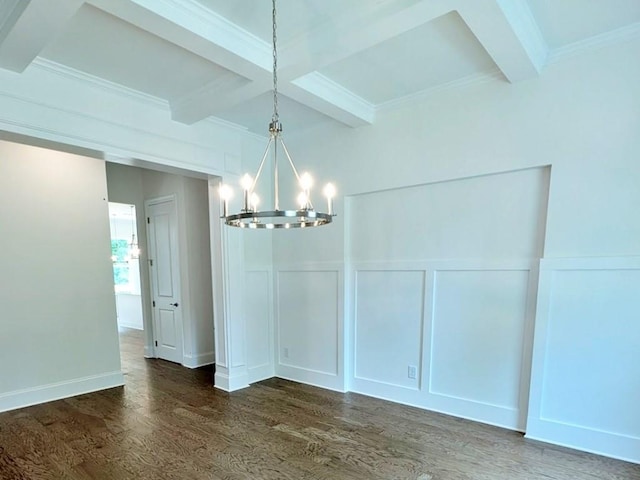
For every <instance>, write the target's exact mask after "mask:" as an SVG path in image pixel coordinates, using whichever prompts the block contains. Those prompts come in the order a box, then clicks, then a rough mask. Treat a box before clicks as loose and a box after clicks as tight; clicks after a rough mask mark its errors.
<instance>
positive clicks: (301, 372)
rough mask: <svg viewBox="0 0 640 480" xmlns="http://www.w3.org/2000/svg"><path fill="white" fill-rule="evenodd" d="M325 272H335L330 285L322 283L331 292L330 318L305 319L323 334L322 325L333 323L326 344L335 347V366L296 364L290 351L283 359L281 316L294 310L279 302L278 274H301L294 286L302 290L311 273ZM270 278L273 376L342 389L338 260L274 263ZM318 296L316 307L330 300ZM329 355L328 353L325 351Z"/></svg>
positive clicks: (325, 332) (333, 359)
mask: <svg viewBox="0 0 640 480" xmlns="http://www.w3.org/2000/svg"><path fill="white" fill-rule="evenodd" d="M326 273H332V274H334V275H335V277H334V280H333V281H332V285H331V286H330V287H329V286H327V285H324V287H326V288H330V290H331V291H335V305H328V306H327V308H328V309H329V310H331V311H332V312H335V313H331V314H330V315H329V314H328V315H329V316H330V317H331V318H328V317H327V318H312V319H309V321H310V322H312V323H313V324H315V325H316V326H317V327H318V328H320V331H321V332H323V334H327V331H326V330H323V325H326V324H327V322H330V324H331V325H335V332H331V336H332V337H334V340H332V342H333V344H332V345H328V347H330V348H335V357H334V358H333V357H332V359H331V360H332V362H333V363H334V365H335V366H334V368H332V369H321V368H313V367H312V366H310V365H306V364H297V363H296V360H295V358H294V354H293V352H292V356H291V358H288V359H287V358H285V355H284V354H283V351H284V348H285V345H282V333H283V330H282V323H283V318H284V317H286V316H289V317H291V316H292V315H293V316H295V315H296V314H297V311H296V307H295V306H292V307H290V306H289V305H282V304H281V295H282V288H281V276H282V275H283V274H297V275H299V276H300V277H301V280H300V281H299V282H298V283H297V285H299V286H300V287H301V288H303V289H305V288H307V287H309V286H310V283H309V282H311V278H310V277H311V276H313V275H314V274H326ZM306 277H309V281H308V282H307V281H305V280H304V279H305V278H306ZM274 279H275V284H274V292H275V296H274V299H275V305H274V308H275V332H276V335H275V336H276V345H275V350H276V356H275V375H276V376H277V377H280V378H285V379H288V380H294V381H298V382H302V383H308V384H310V385H316V386H319V387H323V388H328V389H331V390H336V391H340V392H343V391H345V385H344V367H343V365H344V361H343V358H344V352H343V349H342V348H341V345H342V344H343V343H344V331H343V329H344V322H343V304H344V302H343V264H342V262H299V263H291V264H276V265H275V266H274ZM313 283H314V286H313V288H310V289H311V290H317V288H318V287H317V285H316V284H315V282H313ZM324 287H323V288H324ZM334 289H335V290H334ZM308 290H309V288H307V291H308ZM319 295H320V296H318V297H316V306H318V305H320V306H323V307H324V305H325V303H326V302H328V301H330V297H327V296H322V295H321V294H319ZM318 302H320V303H318ZM316 313H317V312H316ZM326 328H329V327H326ZM288 334H291V332H288ZM307 340H308V339H307ZM307 353H309V352H306V353H305V354H307ZM324 353H326V351H323V354H324ZM329 355H332V354H331V353H329ZM308 360H310V359H307V361H308Z"/></svg>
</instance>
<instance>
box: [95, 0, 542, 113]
mask: <svg viewBox="0 0 640 480" xmlns="http://www.w3.org/2000/svg"><path fill="white" fill-rule="evenodd" d="M88 1H89V3H91V4H92V5H94V6H96V7H98V8H100V9H102V10H104V11H106V12H108V13H110V14H112V15H115V16H117V17H119V18H121V19H123V20H125V21H128V22H130V23H132V24H134V25H136V26H138V27H139V28H142V29H144V30H146V31H148V32H150V33H152V34H154V35H157V36H159V37H161V38H164V39H165V40H167V41H170V42H172V43H174V44H176V45H179V46H181V47H182V48H185V49H187V50H189V51H191V52H193V53H195V54H197V55H200V56H201V57H203V58H206V59H208V60H209V61H211V62H213V63H215V64H217V65H219V66H222V67H224V68H226V69H227V70H229V74H228V75H223V76H222V77H220V78H216V79H214V80H212V81H210V82H209V83H207V84H205V85H202V86H200V87H199V88H197V89H195V90H193V91H190V92H185V93H184V95H181V96H180V97H179V98H175V99H169V103H170V106H171V110H172V118H173V119H174V120H176V121H179V122H182V123H187V124H191V123H195V122H197V121H199V120H202V119H204V118H207V117H209V116H212V115H214V116H215V115H216V114H220V113H221V112H224V111H226V110H229V109H231V108H233V107H234V106H236V105H239V104H241V103H243V102H246V101H248V100H251V99H252V98H254V97H257V96H259V95H261V94H263V93H265V92H267V91H269V90H270V89H271V88H272V84H271V66H272V65H271V62H272V56H271V53H272V52H271V45H270V44H268V43H267V42H264V41H263V40H261V39H259V38H257V37H255V36H254V35H252V34H251V33H249V32H247V31H245V30H243V29H242V28H239V27H238V26H237V25H235V24H233V23H231V22H229V21H228V20H227V19H225V18H224V17H222V16H220V15H219V14H217V13H215V12H213V11H211V10H209V9H207V8H206V7H204V6H203V5H202V4H200V3H199V2H197V1H196V0H162V1H158V0H88ZM454 10H455V11H457V12H458V13H459V14H460V16H461V17H462V19H463V20H464V21H465V23H466V24H467V25H468V26H469V28H470V29H471V31H472V32H473V33H474V34H475V36H476V38H477V39H478V40H479V42H480V43H481V44H482V45H483V47H484V48H485V50H486V51H487V52H488V54H489V55H490V56H491V57H492V58H493V60H494V62H495V63H496V65H497V66H498V68H499V69H500V70H501V71H502V72H503V74H504V76H505V77H506V78H507V79H508V80H509V81H511V82H515V81H519V80H524V79H527V78H532V77H534V76H536V75H537V74H538V72H539V70H540V68H541V67H542V66H543V64H544V62H545V59H546V52H547V50H546V45H544V41H543V40H542V36H541V35H540V32H539V31H538V30H537V26H536V24H535V21H534V20H533V17H532V15H531V13H530V11H529V9H528V6H527V4H526V0H379V1H377V2H372V3H371V5H370V6H369V7H368V8H367V9H366V11H365V12H363V11H362V9H361V8H356V7H351V8H347V9H345V10H344V11H343V12H342V13H341V14H340V15H339V16H338V17H337V18H336V17H334V18H332V19H331V24H330V25H327V24H322V25H319V26H317V27H316V28H314V29H313V30H311V31H310V32H308V33H306V34H303V35H301V36H299V37H297V38H295V39H293V40H291V41H289V42H288V43H287V44H285V45H283V46H281V47H280V49H279V50H280V55H279V57H280V58H279V60H280V62H279V64H280V66H279V69H278V79H279V87H280V91H281V92H282V93H283V94H284V95H286V96H288V97H290V98H292V99H293V100H296V101H297V102H299V103H302V104H303V105H305V106H307V107H309V108H312V109H315V110H317V111H319V112H321V113H323V114H325V115H327V116H329V117H331V118H334V119H335V120H338V121H340V122H342V123H344V124H346V125H350V126H359V125H365V124H370V123H372V122H373V121H374V119H375V106H374V105H371V104H370V103H368V102H366V101H365V100H363V99H362V98H359V97H358V96H357V95H355V94H353V92H350V91H348V90H347V89H345V88H344V87H342V86H341V85H338V84H336V83H335V82H333V81H332V80H331V79H329V78H327V77H325V76H323V75H321V74H320V73H319V72H318V70H321V69H322V68H323V67H325V66H328V65H331V64H333V63H335V62H338V61H340V60H343V59H345V58H348V57H350V56H352V55H355V54H357V53H359V52H362V51H363V50H365V49H367V48H370V47H374V46H375V45H378V44H380V43H383V42H385V41H387V40H390V39H392V38H394V37H396V36H398V35H401V34H402V33H404V32H406V31H409V30H411V29H413V28H417V27H419V26H421V25H423V24H425V23H427V22H429V21H431V20H433V19H435V18H438V17H440V16H442V15H445V14H447V13H449V12H451V11H454Z"/></svg>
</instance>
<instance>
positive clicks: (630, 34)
mask: <svg viewBox="0 0 640 480" xmlns="http://www.w3.org/2000/svg"><path fill="white" fill-rule="evenodd" d="M637 37H640V22H637V23H632V24H631V25H627V26H624V27H621V28H618V29H616V30H612V31H610V32H605V33H601V34H600V35H595V36H593V37H589V38H585V39H583V40H578V41H577V42H573V43H570V44H568V45H563V46H562V47H559V48H556V49H554V50H552V51H551V52H550V53H549V56H548V57H547V63H548V64H550V63H556V62H559V61H561V60H563V59H565V58H567V57H572V56H574V55H577V54H579V53H582V52H584V51H587V50H593V49H597V48H601V47H608V46H610V45H616V44H618V43H622V42H626V41H629V40H633V39H635V38H637Z"/></svg>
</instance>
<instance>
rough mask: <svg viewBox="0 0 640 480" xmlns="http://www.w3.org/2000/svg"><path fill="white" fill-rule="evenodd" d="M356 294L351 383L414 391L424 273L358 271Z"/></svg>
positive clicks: (416, 379) (420, 336)
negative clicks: (357, 381)
mask: <svg viewBox="0 0 640 480" xmlns="http://www.w3.org/2000/svg"><path fill="white" fill-rule="evenodd" d="M356 292H357V296H356V315H355V378H356V379H365V380H369V381H372V382H380V383H383V384H390V385H395V386H398V387H403V388H408V389H412V390H416V389H418V387H419V383H418V381H419V378H420V377H419V375H418V374H419V371H420V350H421V344H422V324H423V313H424V308H423V306H424V271H417V272H416V271H360V272H357V278H356ZM381 360H382V361H381Z"/></svg>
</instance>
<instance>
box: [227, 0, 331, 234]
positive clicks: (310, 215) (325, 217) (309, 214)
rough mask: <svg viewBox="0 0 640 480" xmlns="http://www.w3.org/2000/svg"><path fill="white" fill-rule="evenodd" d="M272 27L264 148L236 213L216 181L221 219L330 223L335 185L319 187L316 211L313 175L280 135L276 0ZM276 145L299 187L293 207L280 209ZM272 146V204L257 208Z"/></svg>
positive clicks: (254, 223)
mask: <svg viewBox="0 0 640 480" xmlns="http://www.w3.org/2000/svg"><path fill="white" fill-rule="evenodd" d="M272 5H273V8H272V28H273V30H272V31H273V115H272V117H271V122H270V123H269V141H268V143H267V148H266V149H265V151H264V155H263V156H262V160H261V161H260V166H259V167H258V171H257V173H256V175H255V177H251V176H250V175H248V174H245V175H244V176H243V177H242V179H241V181H240V184H241V186H242V190H243V202H242V208H241V210H240V211H239V212H237V213H231V214H230V213H229V199H230V198H231V195H232V193H233V191H232V189H231V187H230V186H229V185H225V184H223V185H220V198H221V200H222V205H223V211H224V213H223V215H222V217H221V218H224V220H225V223H226V224H227V225H229V226H231V227H240V228H250V229H251V228H253V229H256V228H266V229H274V228H306V227H318V226H321V225H327V224H329V223H331V221H332V219H333V217H334V216H335V213H334V212H333V197H335V194H336V189H335V187H334V186H333V185H332V184H331V183H328V184H327V185H326V186H325V187H324V190H323V193H324V195H325V197H326V198H327V211H326V213H323V212H319V211H316V210H315V209H314V207H313V203H312V202H311V187H312V186H313V178H312V177H311V175H309V174H308V173H306V172H305V173H302V174H298V170H297V169H296V167H295V165H294V163H293V160H292V159H291V155H290V154H289V151H288V150H287V146H286V145H285V143H284V141H283V139H282V124H281V123H280V119H279V115H278V72H277V71H278V51H277V48H276V39H277V38H276V0H272ZM278 145H280V146H281V147H282V151H283V152H284V154H285V157H286V158H287V160H288V162H289V165H290V166H291V169H292V171H293V174H294V176H295V178H296V180H297V181H298V185H299V187H300V189H301V191H300V194H299V195H298V198H297V200H298V202H297V203H298V205H297V208H296V209H289V210H281V209H280V198H279V194H280V192H279V190H280V188H279V183H278ZM272 147H273V186H274V192H273V195H274V206H273V210H258V204H259V202H260V198H259V197H258V195H257V194H256V192H255V187H256V184H257V182H258V179H259V178H260V174H261V173H262V170H263V167H264V165H265V162H266V159H267V157H268V156H269V152H270V151H271V148H272Z"/></svg>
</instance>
